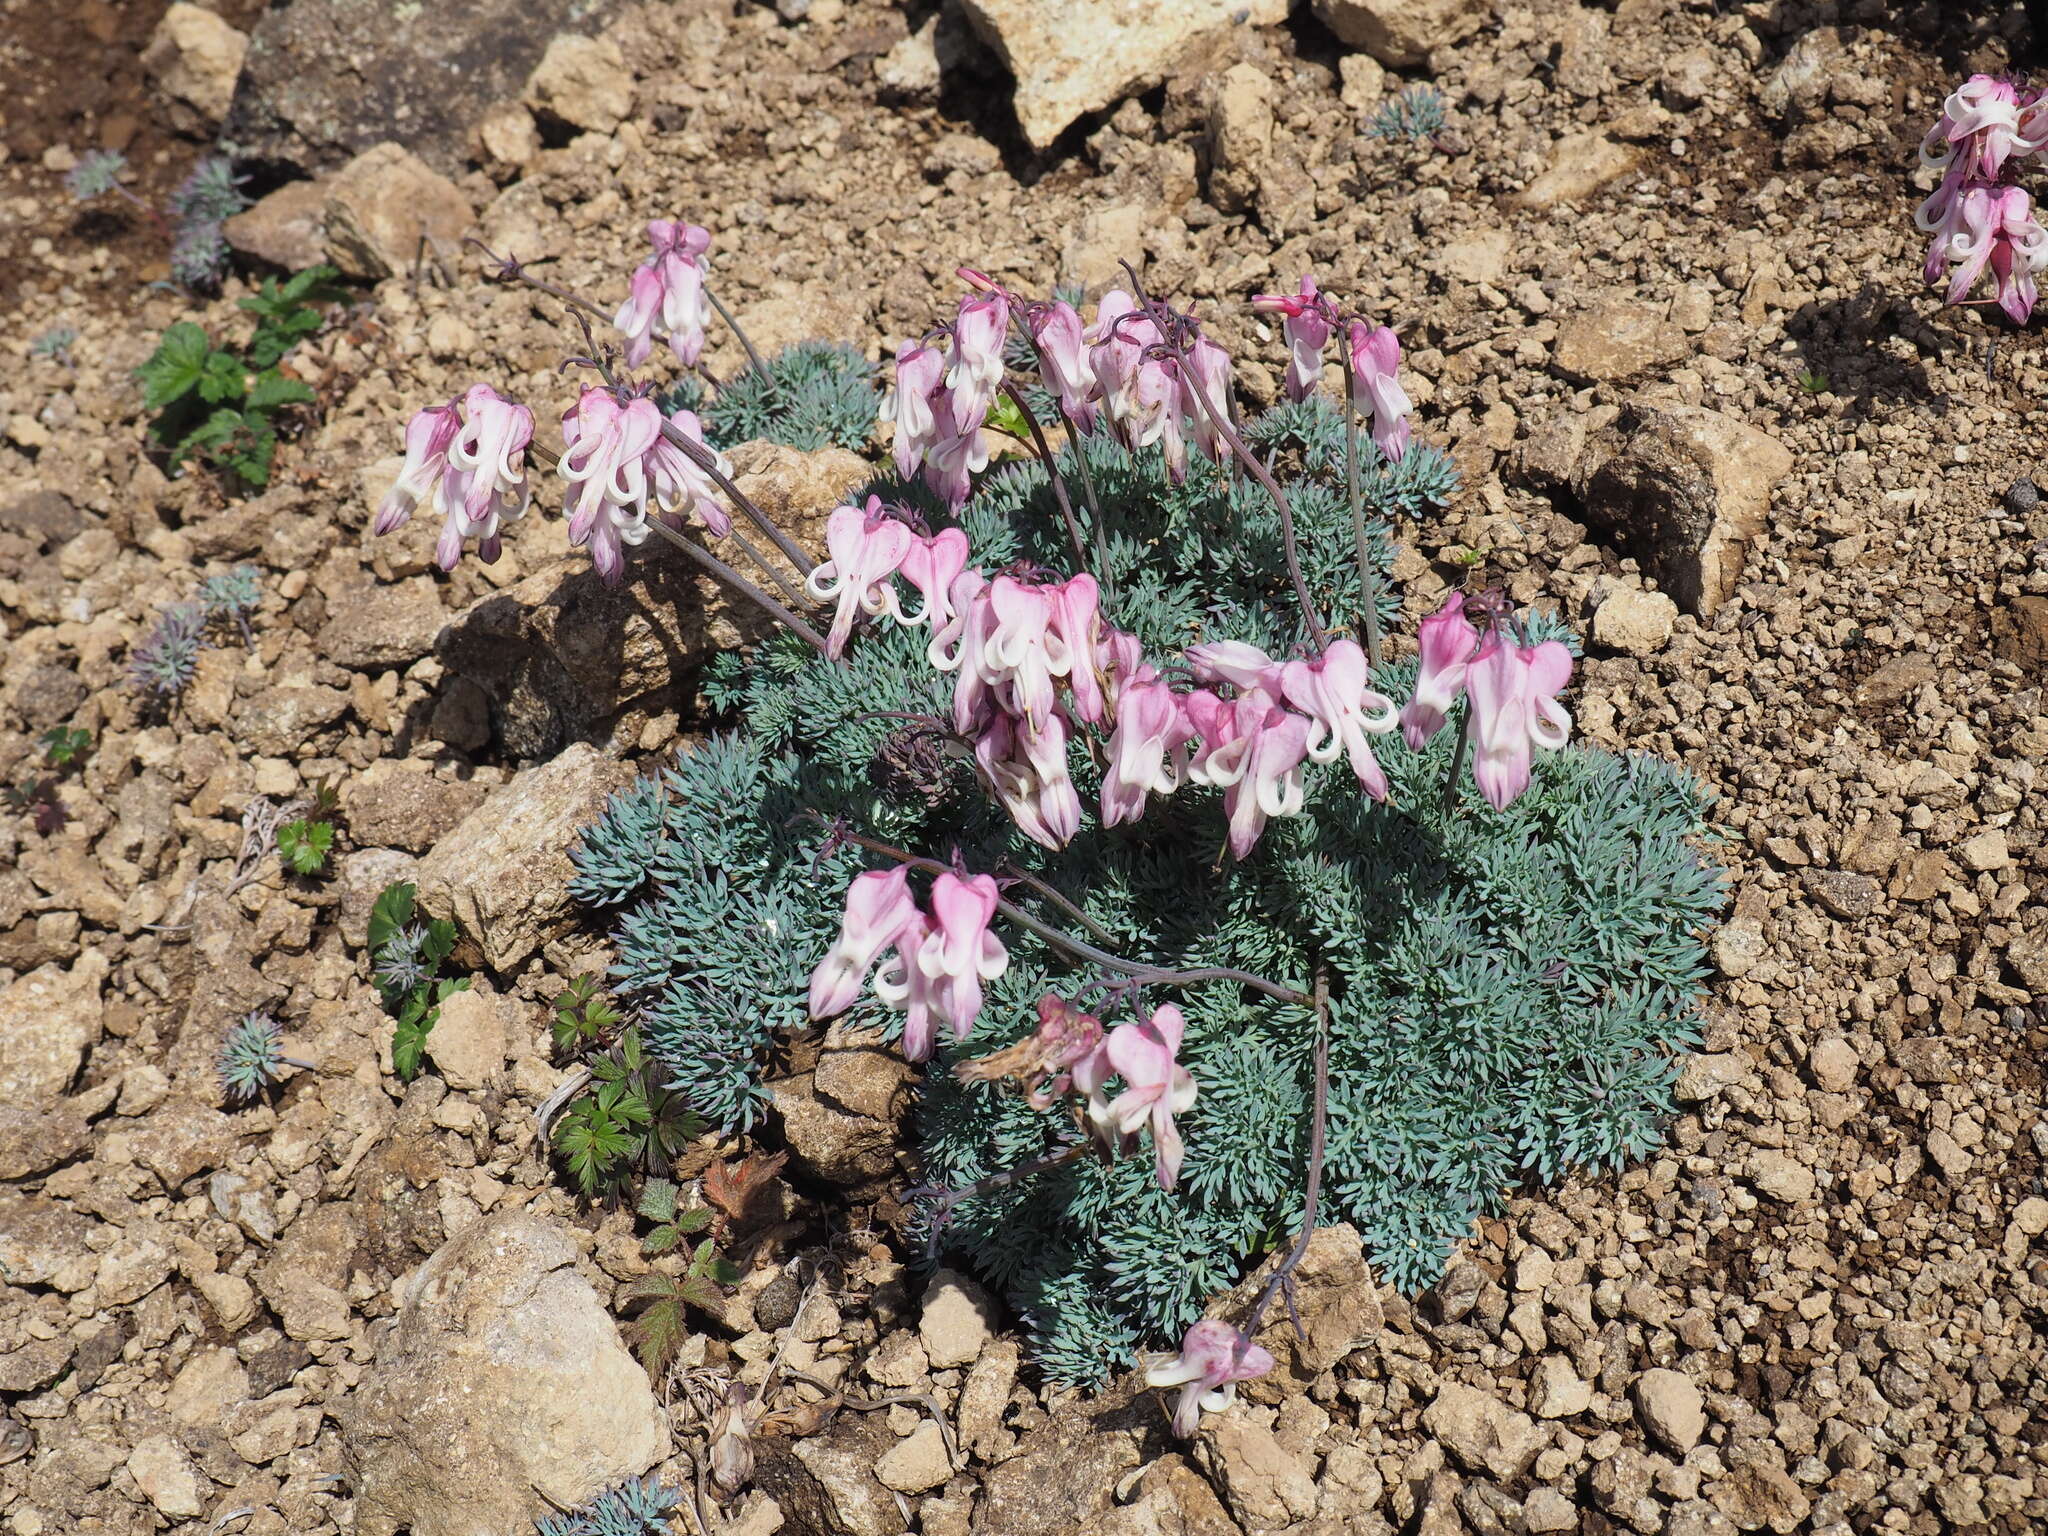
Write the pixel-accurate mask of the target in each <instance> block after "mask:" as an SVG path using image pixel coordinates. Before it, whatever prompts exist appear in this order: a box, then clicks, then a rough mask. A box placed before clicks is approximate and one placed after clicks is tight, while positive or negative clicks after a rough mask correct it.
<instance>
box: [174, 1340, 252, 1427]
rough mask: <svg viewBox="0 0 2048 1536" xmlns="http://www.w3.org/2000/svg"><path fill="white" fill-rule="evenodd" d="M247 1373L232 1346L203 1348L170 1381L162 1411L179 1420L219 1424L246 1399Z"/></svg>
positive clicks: (247, 1396)
mask: <svg viewBox="0 0 2048 1536" xmlns="http://www.w3.org/2000/svg"><path fill="white" fill-rule="evenodd" d="M248 1398H249V1373H248V1372H247V1371H246V1370H244V1369H243V1368H242V1362H241V1360H240V1358H239V1357H237V1355H236V1354H235V1352H234V1351H233V1350H232V1349H202V1350H200V1351H198V1352H197V1353H195V1354H194V1355H193V1356H192V1358H191V1359H189V1360H187V1361H186V1362H185V1366H184V1369H182V1370H180V1371H179V1372H178V1374H177V1376H176V1378H175V1379H173V1380H172V1382H171V1390H170V1392H169V1394H168V1395H167V1396H166V1397H165V1399H164V1411H165V1412H166V1413H168V1414H169V1415H170V1416H171V1417H172V1418H173V1419H174V1420H176V1421H177V1422H178V1423H180V1424H189V1425H199V1424H214V1425H218V1424H220V1423H221V1422H222V1421H223V1420H225V1419H226V1417H227V1413H228V1410H229V1409H230V1408H234V1407H237V1406H239V1405H240V1404H242V1403H244V1402H247V1401H248Z"/></svg>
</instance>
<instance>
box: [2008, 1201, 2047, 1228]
mask: <svg viewBox="0 0 2048 1536" xmlns="http://www.w3.org/2000/svg"><path fill="white" fill-rule="evenodd" d="M2012 1224H2013V1226H2014V1227H2016V1228H2018V1229H2019V1231H2020V1232H2021V1233H2022V1234H2024V1235H2025V1236H2027V1237H2039V1236H2041V1234H2042V1233H2044V1232H2048V1200H2044V1199H2042V1198H2041V1197H2040V1196H2039V1195H2029V1196H2027V1198H2026V1199H2024V1200H2022V1201H2021V1202H2020V1203H2019V1204H2018V1205H2016V1206H2014V1207H2013V1210H2012Z"/></svg>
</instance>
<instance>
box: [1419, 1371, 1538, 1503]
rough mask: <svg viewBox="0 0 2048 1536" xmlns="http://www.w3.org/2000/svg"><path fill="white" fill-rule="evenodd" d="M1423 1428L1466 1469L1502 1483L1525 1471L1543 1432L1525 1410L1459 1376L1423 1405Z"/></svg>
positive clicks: (1534, 1454) (1443, 1385)
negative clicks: (1488, 1475)
mask: <svg viewBox="0 0 2048 1536" xmlns="http://www.w3.org/2000/svg"><path fill="white" fill-rule="evenodd" d="M1422 1427H1423V1428H1424V1429H1425V1430H1427V1431H1428V1432H1429V1433H1430V1434H1432V1435H1434V1436H1435V1437H1436V1438H1437V1439H1438V1440H1441V1441H1442V1442H1443V1444H1444V1448H1445V1449H1446V1450H1448V1451H1449V1452H1450V1453H1451V1455H1452V1456H1453V1457H1455V1458H1456V1459H1457V1461H1458V1463H1459V1464H1460V1465H1461V1466H1463V1467H1464V1468H1465V1469H1466V1470H1467V1471H1470V1472H1485V1473H1488V1474H1490V1475H1491V1476H1492V1477H1494V1478H1495V1479H1497V1480H1499V1481H1502V1482H1505V1481H1507V1480H1509V1479H1511V1478H1515V1477H1519V1476H1521V1475H1522V1473H1523V1471H1525V1470H1526V1469H1527V1467H1528V1465H1529V1463H1530V1462H1531V1461H1533V1460H1535V1457H1536V1452H1537V1451H1538V1450H1539V1449H1540V1448H1541V1446H1542V1442H1543V1439H1544V1435H1545V1431H1543V1430H1540V1429H1538V1428H1537V1427H1536V1423H1535V1421H1534V1420H1533V1419H1531V1418H1530V1417H1529V1416H1528V1415H1527V1414H1525V1413H1518V1412H1517V1411H1516V1410H1514V1409H1512V1408H1510V1407H1508V1406H1507V1404H1505V1403H1503V1402H1501V1401H1500V1400H1499V1399H1497V1398H1494V1397H1491V1396H1489V1395H1488V1394H1487V1393H1485V1392H1482V1391H1480V1390H1479V1389H1478V1388H1477V1387H1468V1386H1466V1385H1465V1384H1464V1383H1462V1382H1455V1381H1447V1382H1445V1383H1443V1384H1442V1385H1441V1386H1439V1387H1438V1388H1437V1393H1436V1397H1435V1399H1434V1400H1433V1401H1432V1402H1431V1403H1430V1405H1429V1407H1428V1408H1426V1409H1424V1410H1423V1414H1422Z"/></svg>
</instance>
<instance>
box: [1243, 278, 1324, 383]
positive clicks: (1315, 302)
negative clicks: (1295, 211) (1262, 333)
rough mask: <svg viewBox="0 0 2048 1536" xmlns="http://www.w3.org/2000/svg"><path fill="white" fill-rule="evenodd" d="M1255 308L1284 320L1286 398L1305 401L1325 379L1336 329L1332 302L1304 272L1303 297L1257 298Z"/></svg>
mask: <svg viewBox="0 0 2048 1536" xmlns="http://www.w3.org/2000/svg"><path fill="white" fill-rule="evenodd" d="M1252 306H1253V308H1255V309H1263V310H1268V311H1271V312H1274V313H1277V314H1279V315H1280V316H1282V319H1281V321H1280V330H1281V333H1282V334H1283V335H1284V336H1285V337H1286V339H1287V377H1286V380H1285V388H1286V390H1287V398H1288V399H1290V400H1306V399H1307V398H1308V397H1309V396H1310V395H1312V394H1313V393H1315V388H1316V385H1317V384H1318V383H1320V382H1321V380H1322V377H1323V348H1324V347H1326V346H1328V345H1329V343H1330V332H1331V330H1332V329H1333V326H1332V324H1331V318H1330V306H1329V301H1328V300H1326V299H1325V298H1324V297H1323V296H1322V294H1321V292H1320V291H1319V290H1318V289H1317V288H1316V280H1315V278H1314V277H1313V276H1312V275H1310V274H1309V273H1306V272H1304V273H1303V274H1302V278H1301V292H1300V293H1298V294H1294V293H1286V294H1279V293H1261V294H1255V295H1254V296H1253V298H1252Z"/></svg>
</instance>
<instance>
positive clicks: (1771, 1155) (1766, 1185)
mask: <svg viewBox="0 0 2048 1536" xmlns="http://www.w3.org/2000/svg"><path fill="white" fill-rule="evenodd" d="M1749 1181H1750V1183H1752V1184H1754V1185H1755V1186H1756V1187H1757V1188H1758V1189H1760V1190H1762V1191H1763V1192H1764V1193H1765V1194H1767V1195H1769V1196H1770V1197H1771V1198H1772V1199H1773V1200H1777V1201H1780V1202H1782V1203H1784V1204H1786V1205H1804V1204H1806V1203H1807V1202H1808V1201H1810V1200H1812V1199H1813V1193H1814V1189H1815V1187H1816V1186H1815V1181H1814V1177H1813V1170H1812V1169H1811V1168H1809V1167H1807V1166H1806V1164H1804V1163H1802V1162H1800V1161H1799V1160H1798V1159H1797V1158H1796V1157H1794V1156H1792V1154H1791V1153H1789V1152H1781V1151H1779V1150H1777V1149H1776V1148H1773V1147H1766V1148H1764V1149H1762V1150H1760V1151H1758V1152H1757V1153H1756V1154H1755V1155H1754V1156H1752V1157H1751V1158H1750V1161H1749Z"/></svg>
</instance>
